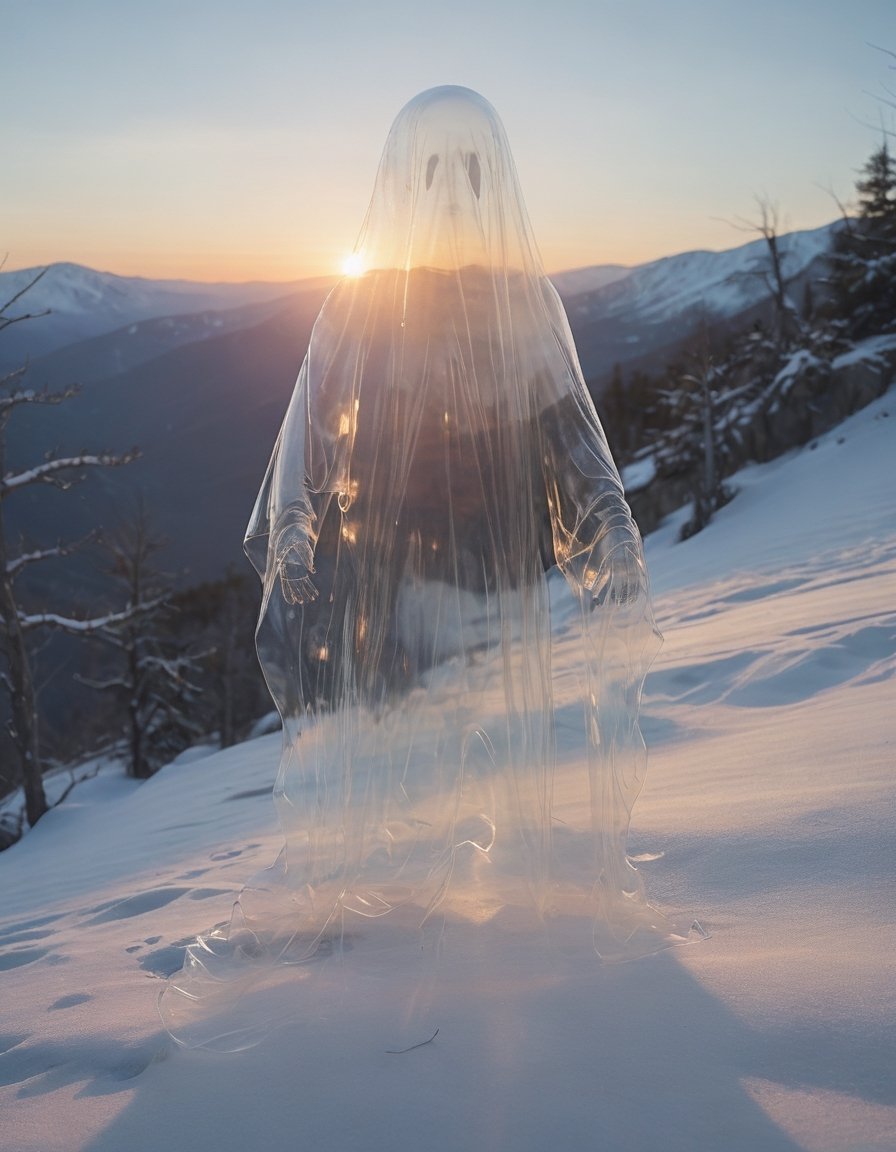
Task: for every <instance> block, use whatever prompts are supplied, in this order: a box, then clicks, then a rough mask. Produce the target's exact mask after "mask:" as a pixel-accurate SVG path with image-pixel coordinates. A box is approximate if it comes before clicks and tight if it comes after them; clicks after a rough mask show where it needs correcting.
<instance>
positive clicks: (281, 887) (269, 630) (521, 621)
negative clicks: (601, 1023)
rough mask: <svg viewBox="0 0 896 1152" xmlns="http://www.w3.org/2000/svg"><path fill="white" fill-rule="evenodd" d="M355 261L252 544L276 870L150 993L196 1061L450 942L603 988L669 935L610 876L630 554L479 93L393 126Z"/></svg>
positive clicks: (622, 803) (627, 743)
mask: <svg viewBox="0 0 896 1152" xmlns="http://www.w3.org/2000/svg"><path fill="white" fill-rule="evenodd" d="M355 259H356V265H357V268H358V270H359V274H358V275H356V276H352V277H346V278H344V279H343V280H342V281H341V282H340V283H339V284H338V285H337V286H336V287H335V288H334V289H333V291H332V293H331V294H330V296H329V297H328V299H327V301H326V303H325V304H324V307H323V309H322V311H321V314H320V316H319V317H318V320H317V322H316V324H315V327H314V330H313V333H312V336H311V340H310V344H309V348H308V352H307V355H306V358H305V361H304V363H303V365H302V369H301V372H300V374H299V378H298V382H297V384H296V388H295V392H294V395H293V398H292V401H291V403H290V406H289V409H288V412H287V415H286V418H285V420H284V423H283V427H282V429H281V432H280V435H279V438H278V441H277V444H276V446H275V449H274V453H273V456H272V459H271V463H270V465H269V468H268V471H267V475H266V477H265V479H264V483H263V485H262V488H261V491H260V493H259V497H258V501H257V503H256V506H255V510H254V512H253V515H252V519H251V522H250V525H249V528H248V532H247V537H246V551H247V553H248V555H249V557H250V559H251V561H252V563H253V565H254V566H255V568H256V569H257V571H258V573H259V576H260V577H261V579H262V582H263V586H264V595H263V605H262V611H261V615H260V619H259V623H258V630H257V637H256V638H257V646H258V654H259V659H260V661H261V664H262V667H263V669H264V673H265V676H266V678H267V682H268V686H269V688H270V691H271V694H272V696H273V697H274V700H275V701H276V704H277V707H278V708H279V710H280V713H281V716H282V718H283V733H284V740H283V755H282V760H281V765H280V771H279V775H278V778H277V783H276V787H275V799H276V803H277V808H278V812H279V815H280V818H281V821H282V825H283V831H284V837H285V848H284V851H283V853H282V855H281V857H280V859H279V860H278V862H277V864H276V865H275V866H274V868H272V869H270V870H269V871H268V872H267V873H265V874H262V876H261V877H259V878H257V879H256V880H254V881H251V882H250V883H249V884H248V885H247V887H246V889H245V890H244V892H243V894H242V896H241V897H240V900H239V901H238V904H237V905H236V907H235V910H234V917H233V921H232V923H231V925H230V927H229V929H227V930H225V931H222V932H218V933H213V934H211V935H210V936H208V937H205V938H200V939H199V940H197V942H196V944H195V945H193V946H191V947H190V948H189V949H188V950H187V957H186V961H185V965H184V969H183V971H182V972H181V973H179V974H177V975H175V976H174V977H172V979H171V981H170V982H169V985H168V987H167V989H166V991H165V992H164V993H163V996H162V999H161V1010H162V1016H163V1020H164V1022H165V1024H166V1026H167V1027H168V1028H169V1030H170V1031H171V1033H172V1034H173V1035H174V1037H175V1038H176V1039H177V1040H179V1041H180V1042H181V1043H184V1044H188V1045H190V1046H207V1047H218V1048H239V1047H244V1046H246V1045H247V1044H250V1043H254V1042H255V1041H256V1040H257V1038H258V1037H259V1036H260V1035H262V1034H263V1033H264V1031H265V1029H266V1028H267V1027H268V1026H271V1025H273V1024H274V1023H275V1022H278V1021H281V1020H283V1019H284V1018H285V1017H286V1016H288V1015H289V1014H290V1013H291V1012H301V1011H302V1010H303V1008H302V1005H305V1006H307V1005H308V1004H310V1003H312V1002H313V1003H314V1004H315V1005H317V1006H318V1008H319V1005H320V1004H321V1002H322V998H324V999H325V998H326V995H327V992H326V989H327V988H328V987H329V984H328V981H330V982H333V981H335V982H336V983H338V980H337V979H336V978H335V977H334V975H333V973H334V971H335V970H336V969H334V967H333V966H334V964H336V960H335V957H336V956H337V955H338V958H339V959H338V972H339V974H340V975H339V979H341V980H342V981H343V983H344V981H345V979H346V978H347V973H350V972H353V971H355V969H357V971H358V972H360V973H363V972H364V970H365V969H364V965H365V963H366V964H368V969H367V970H368V971H369V970H370V966H375V965H376V964H377V963H385V962H386V961H385V960H384V959H383V958H385V957H391V959H390V960H389V961H388V963H393V962H394V961H395V957H396V955H398V954H399V953H400V952H401V949H402V948H405V949H406V951H407V954H408V955H411V954H416V953H422V954H423V955H424V956H425V955H426V954H427V952H431V953H433V954H437V953H442V952H443V951H444V950H443V949H441V948H440V942H442V941H443V939H444V930H445V925H455V926H459V927H458V930H457V931H456V932H455V936H456V937H457V938H460V937H461V936H462V935H465V938H466V939H467V940H475V933H476V932H479V933H484V932H487V931H488V928H489V925H500V926H501V930H502V931H506V932H508V933H509V938H513V939H515V940H518V941H525V940H526V939H528V940H530V941H531V940H536V939H539V940H540V939H541V938H542V937H544V936H545V935H546V936H547V939H548V940H549V941H550V943H551V947H552V948H553V949H554V951H555V953H556V954H558V955H560V956H569V957H576V956H581V955H587V956H589V957H590V959H591V961H592V962H593V960H594V954H595V952H596V953H597V954H598V955H599V956H601V957H603V958H605V959H624V958H628V957H630V956H635V955H642V954H644V953H647V952H652V951H656V950H657V949H658V948H660V947H663V946H664V945H665V944H667V943H670V942H679V941H680V939H681V937H680V936H676V934H675V932H674V930H673V929H672V928H671V926H670V925H669V924H667V923H666V922H665V921H664V920H663V919H662V917H660V916H659V915H658V914H657V913H656V912H655V911H654V910H653V909H652V908H651V907H650V906H649V905H648V904H647V903H646V901H645V899H644V894H643V892H642V888H641V884H640V879H639V876H638V874H637V872H636V870H635V869H634V867H633V866H632V864H631V863H630V862H629V860H628V858H627V856H626V851H625V846H626V836H627V832H628V825H629V817H630V813H631V808H632V804H633V803H634V800H635V798H636V796H637V794H638V791H639V789H640V787H641V784H642V780H643V773H644V765H645V750H644V744H643V741H642V739H641V735H640V731H639V729H638V723H637V718H638V705H639V697H640V692H641V686H642V683H643V679H644V676H645V674H646V672H647V669H648V667H649V665H650V662H651V660H652V659H653V657H654V655H655V653H656V651H657V649H658V647H659V643H660V638H659V634H658V632H657V630H656V626H655V624H654V620H653V615H652V612H651V607H650V597H649V589H648V580H647V573H646V569H645V566H644V559H643V551H642V546H641V541H640V537H639V535H638V531H637V528H636V526H635V524H634V523H633V521H632V518H631V514H630V512H629V509H628V506H627V505H626V503H625V499H624V495H623V490H622V485H621V483H620V480H619V476H618V473H617V471H616V468H615V466H614V464H613V460H612V458H611V455H610V451H609V449H608V447H607V443H606V439H605V437H604V433H603V430H602V428H601V425H600V422H599V420H598V417H597V415H596V413H595V410H594V406H593V404H592V401H591V398H590V396H589V394H588V392H587V389H586V387H585V384H584V381H583V378H582V374H581V369H580V367H579V364H578V359H577V356H576V351H575V347H574V344H573V340H572V336H571V334H570V331H569V326H568V323H567V320H566V316H565V313H564V311H563V307H562V305H561V303H560V300H559V297H558V296H557V293H556V291H555V290H554V288H553V286H552V285H551V284H550V282H549V281H548V280H547V278H546V277H545V275H544V273H543V270H542V267H541V263H540V259H539V257H538V254H537V250H536V247H535V243H534V240H533V238H532V234H531V228H530V225H529V222H528V218H527V216H526V212H525V208H524V205H523V200H522V197H521V194H520V191H519V187H518V183H517V177H516V172H515V169H514V166H513V162H512V159H511V156H510V151H509V148H508V146H507V141H506V139H505V135H504V131H503V128H502V126H501V124H500V121H499V120H498V118H497V115H496V114H495V112H494V110H493V109H492V108H491V106H490V105H489V104H488V103H487V102H486V101H485V100H483V99H482V98H481V97H480V96H478V95H477V94H475V93H473V92H471V91H469V90H467V89H462V88H436V89H432V90H430V91H428V92H424V93H422V94H421V95H420V96H418V97H416V98H415V99H414V100H412V101H411V102H410V103H409V104H408V105H407V106H406V107H405V108H404V109H403V110H402V112H401V113H400V114H399V116H398V118H397V119H396V121H395V123H394V125H393V127H392V129H391V131H390V133H389V137H388V140H387V142H386V147H385V151H384V153H383V158H382V161H381V164H380V169H379V173H378V176H377V181H376V185H375V189H374V193H373V198H372V201H371V205H370V209H369V211H368V215H367V218H366V220H365V223H364V226H363V228H362V230H361V234H360V237H359V239H358V242H357V245H356V250H355ZM554 564H556V565H557V566H558V567H559V569H560V570H561V572H562V573H563V576H564V577H565V579H566V583H567V584H568V587H569V590H570V593H571V596H572V598H573V601H574V607H573V608H572V610H570V611H568V612H567V622H566V627H565V630H564V636H565V645H566V647H565V648H564V659H563V661H562V662H561V664H559V665H558V667H557V669H555V668H554V660H553V655H552V648H554V647H555V646H556V638H555V637H552V620H551V601H550V596H549V590H548V580H547V577H546V573H547V571H548V570H549V569H550V568H551V567H552V566H553V565H554ZM571 603H572V601H571ZM555 624H556V622H555ZM556 631H557V629H556V627H555V632H556ZM570 646H571V648H572V653H573V655H572V658H570V656H569V650H570ZM508 926H509V927H508ZM545 930H546V931H545ZM421 944H422V945H423V947H422V948H421ZM521 946H525V945H524V944H523V945H521ZM474 947H475V945H474ZM378 956H379V957H380V960H379V961H378V960H377V957H378ZM441 958H443V957H441ZM415 963H416V961H415ZM328 966H329V967H328ZM284 975H286V976H288V977H291V979H289V980H288V983H290V991H289V992H288V993H287V992H285V991H284V990H283V989H282V988H281V987H280V983H281V980H282V979H283V978H284ZM426 979H427V977H425V976H421V980H423V981H424V982H425V980H426Z"/></svg>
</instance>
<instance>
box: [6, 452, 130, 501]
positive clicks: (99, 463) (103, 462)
mask: <svg viewBox="0 0 896 1152" xmlns="http://www.w3.org/2000/svg"><path fill="white" fill-rule="evenodd" d="M139 454H140V453H139V452H138V450H137V449H136V448H132V449H131V451H130V452H126V453H125V454H124V455H123V456H112V455H109V454H106V453H101V454H90V455H82V456H59V457H57V458H56V459H55V460H47V461H45V463H43V464H38V465H37V466H36V467H34V468H28V469H26V471H24V472H18V473H16V474H7V475H6V476H4V477H3V479H2V480H0V499H2V498H3V497H4V496H6V495H7V493H9V492H12V491H14V490H15V489H16V488H24V487H26V486H27V485H28V484H39V483H44V484H54V485H56V486H57V487H59V488H68V487H70V486H71V484H72V483H73V481H71V480H68V481H66V480H64V479H63V478H61V477H59V475H58V473H60V472H65V471H68V470H71V469H75V468H94V467H108V468H117V467H118V466H119V465H121V464H129V463H130V462H131V461H132V460H135V459H136V458H137V456H139Z"/></svg>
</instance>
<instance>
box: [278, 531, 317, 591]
mask: <svg viewBox="0 0 896 1152" xmlns="http://www.w3.org/2000/svg"><path fill="white" fill-rule="evenodd" d="M274 564H275V567H276V571H277V573H278V575H279V577H280V588H281V589H282V591H283V598H284V600H285V601H286V602H287V604H310V603H311V602H312V601H313V600H316V599H317V589H316V588H315V587H314V584H313V583H312V582H311V575H312V573H313V572H314V556H313V551H312V547H311V541H310V540H309V538H308V529H307V526H306V525H305V524H287V525H286V527H284V528H282V529H281V530H280V532H279V533H278V535H277V541H276V544H275V550H274Z"/></svg>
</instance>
